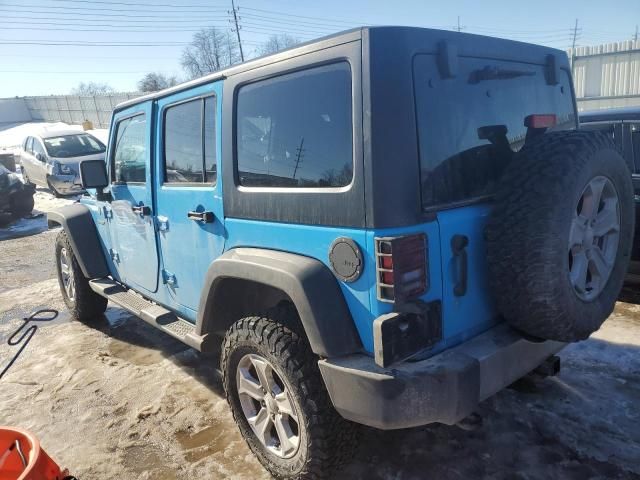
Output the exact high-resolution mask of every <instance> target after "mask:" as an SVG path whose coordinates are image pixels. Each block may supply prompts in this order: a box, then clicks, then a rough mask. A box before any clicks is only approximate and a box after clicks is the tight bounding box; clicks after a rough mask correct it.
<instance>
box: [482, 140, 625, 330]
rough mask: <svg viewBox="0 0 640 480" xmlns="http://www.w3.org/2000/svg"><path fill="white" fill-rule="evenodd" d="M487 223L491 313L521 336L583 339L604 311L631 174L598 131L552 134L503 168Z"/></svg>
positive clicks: (621, 256) (620, 273)
mask: <svg viewBox="0 0 640 480" xmlns="http://www.w3.org/2000/svg"><path fill="white" fill-rule="evenodd" d="M495 201H496V202H495V208H494V210H493V212H492V215H491V218H490V219H489V222H488V224H487V229H486V239H487V260H488V263H489V274H490V282H491V287H492V290H493V293H494V297H495V300H496V303H497V307H498V310H499V311H500V313H501V314H502V315H503V316H504V317H505V319H506V320H507V321H508V322H509V323H510V324H511V325H513V326H514V327H515V328H517V329H519V330H521V331H522V332H524V333H527V334H529V335H532V336H535V337H539V338H543V339H548V340H558V341H564V342H573V341H578V340H583V339H585V338H587V337H588V336H589V335H591V333H593V332H594V331H596V330H597V329H598V328H600V325H602V323H603V322H604V320H605V319H606V318H607V317H608V316H609V314H610V313H611V312H612V310H613V307H614V305H615V302H616V298H617V297H618V294H619V292H620V289H621V288H622V283H623V281H624V276H625V273H626V271H627V267H628V264H629V259H630V253H631V246H632V241H633V231H634V203H633V187H632V184H631V173H630V171H629V169H628V167H627V165H626V163H625V161H624V159H623V158H622V157H621V156H620V154H619V153H618V151H617V150H616V148H615V146H614V145H613V143H612V141H611V140H610V138H609V137H608V136H607V135H605V134H603V133H600V132H581V131H565V132H551V133H547V134H545V135H542V136H541V137H540V138H538V139H535V140H534V141H532V142H530V143H529V144H527V145H526V146H525V147H523V149H522V150H521V151H520V152H519V153H518V154H517V155H516V156H515V157H514V159H513V162H512V163H511V164H510V165H509V166H508V167H507V168H506V170H505V172H504V175H503V177H502V179H501V181H500V186H499V187H498V191H497V193H496V197H495Z"/></svg>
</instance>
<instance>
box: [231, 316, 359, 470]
mask: <svg viewBox="0 0 640 480" xmlns="http://www.w3.org/2000/svg"><path fill="white" fill-rule="evenodd" d="M247 356H256V357H253V358H258V359H260V358H262V359H264V360H266V361H267V362H268V364H269V365H270V368H272V369H273V370H272V371H273V372H275V376H274V377H273V378H275V377H278V378H279V379H280V380H278V382H277V383H278V384H282V386H283V391H287V392H289V395H290V398H291V402H290V403H291V405H292V406H293V409H292V410H293V411H294V412H295V415H296V417H297V419H298V421H297V424H298V428H297V429H293V430H295V431H297V433H298V437H299V441H298V447H297V450H296V451H295V454H293V453H292V454H290V455H289V457H288V458H282V457H281V456H279V455H277V454H276V453H274V452H272V451H270V450H268V449H267V448H266V447H265V446H264V443H263V441H261V440H260V439H258V437H257V435H256V433H254V430H253V429H252V427H251V425H250V424H249V421H248V420H247V418H248V417H247V415H246V414H245V411H244V410H243V408H246V407H243V404H242V401H243V400H241V398H240V395H241V394H240V393H239V391H238V383H239V382H238V375H239V373H238V372H240V370H239V366H241V365H242V364H241V362H243V361H246V360H245V359H246V358H247ZM221 366H222V371H223V380H224V389H225V392H226V396H227V401H228V402H229V406H230V407H231V412H232V413H233V418H234V419H235V421H236V423H237V425H238V428H239V429H240V432H241V433H242V436H243V437H244V438H245V440H246V442H247V444H248V445H249V448H251V450H252V451H253V452H254V453H255V455H256V456H257V457H258V460H260V463H262V465H263V466H264V467H265V468H266V469H267V470H268V471H269V472H270V473H271V474H272V475H273V476H274V477H275V478H280V479H300V480H302V479H305V480H306V479H314V480H319V479H323V478H331V475H332V474H334V473H335V471H336V469H337V467H338V466H339V465H341V464H342V463H344V462H345V461H347V460H348V459H349V458H350V457H351V456H352V454H353V451H354V449H355V446H356V445H357V441H356V439H355V435H356V433H357V429H356V428H357V427H356V426H355V425H354V424H352V423H350V422H348V421H346V420H344V419H343V418H342V417H340V416H339V415H338V413H337V412H336V411H335V410H334V408H333V406H332V404H331V401H330V399H329V395H328V393H327V391H326V389H325V386H324V382H323V380H322V376H321V374H320V370H319V368H318V358H317V357H316V356H315V355H314V354H313V352H312V351H311V347H310V345H309V342H308V340H307V339H306V337H305V336H304V333H303V332H302V329H301V327H300V324H299V320H298V317H297V313H296V311H295V309H294V308H293V307H292V306H291V305H290V304H286V303H284V304H281V305H279V306H278V307H275V308H274V309H272V310H270V311H269V312H267V313H266V314H265V315H262V316H254V317H247V318H243V319H241V320H238V321H237V322H236V323H235V324H233V325H232V326H231V328H230V329H229V330H228V332H227V335H226V337H225V340H224V345H223V349H222V359H221ZM278 388H279V387H276V390H278ZM246 400H247V398H246V397H245V399H244V401H245V404H246ZM255 405H256V407H255V411H256V412H257V411H259V409H260V408H261V407H260V404H259V403H256V404H255ZM267 405H268V402H267ZM264 408H266V406H265V404H264V402H263V409H264ZM257 417H258V414H256V415H255V417H253V418H257ZM283 418H286V415H285V416H283ZM274 422H275V421H274ZM273 425H274V429H275V423H274V424H273ZM283 450H284V449H283Z"/></svg>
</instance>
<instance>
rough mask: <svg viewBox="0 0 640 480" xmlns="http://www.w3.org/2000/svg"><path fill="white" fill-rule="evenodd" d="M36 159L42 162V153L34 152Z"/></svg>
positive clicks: (43, 159)
mask: <svg viewBox="0 0 640 480" xmlns="http://www.w3.org/2000/svg"><path fill="white" fill-rule="evenodd" d="M36 160H38V161H39V162H44V161H45V158H44V155H42V154H41V153H40V152H38V153H36Z"/></svg>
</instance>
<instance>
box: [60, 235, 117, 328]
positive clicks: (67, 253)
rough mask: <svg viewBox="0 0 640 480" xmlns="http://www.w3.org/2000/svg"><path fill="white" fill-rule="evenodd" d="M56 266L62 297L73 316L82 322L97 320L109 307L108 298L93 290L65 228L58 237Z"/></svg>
mask: <svg viewBox="0 0 640 480" xmlns="http://www.w3.org/2000/svg"><path fill="white" fill-rule="evenodd" d="M56 268H57V273H58V284H59V285H60V291H61V293H62V299H63V300H64V303H65V305H66V306H67V308H68V309H69V312H70V313H71V316H72V317H73V318H75V319H76V320H80V321H81V322H87V323H89V322H92V321H96V319H97V318H98V317H100V315H102V314H103V313H104V311H105V310H106V309H107V299H106V298H104V297H101V296H100V295H98V294H97V293H95V292H94V291H93V290H91V287H90V286H89V281H88V280H87V278H86V277H85V276H84V274H83V273H82V269H81V268H80V265H79V264H78V260H77V259H76V256H75V254H74V253H73V249H72V248H71V243H70V242H69V238H68V237H67V234H66V233H65V232H64V230H63V231H61V232H60V233H59V234H58V237H57V238H56Z"/></svg>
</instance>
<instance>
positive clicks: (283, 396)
mask: <svg viewBox="0 0 640 480" xmlns="http://www.w3.org/2000/svg"><path fill="white" fill-rule="evenodd" d="M236 386H237V392H238V397H239V399H240V405H241V407H242V412H243V414H244V416H245V418H246V419H247V422H248V423H249V425H250V427H251V429H252V430H253V433H254V434H255V436H256V437H257V438H258V440H259V441H260V443H262V445H263V447H264V448H265V449H266V450H268V451H269V452H271V453H273V454H274V455H276V456H278V457H280V458H290V457H292V456H294V455H295V454H296V452H297V451H298V447H299V446H300V433H299V420H298V415H297V412H296V409H295V406H294V403H293V401H292V395H291V392H290V389H289V387H288V386H287V385H286V384H285V383H284V382H283V380H282V378H281V376H280V374H279V373H278V372H277V371H276V370H275V369H274V367H273V366H272V365H271V363H269V361H268V360H267V359H265V358H264V357H262V356H260V355H256V354H247V355H245V356H244V357H242V358H241V359H240V362H239V363H238V369H237V372H236Z"/></svg>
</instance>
